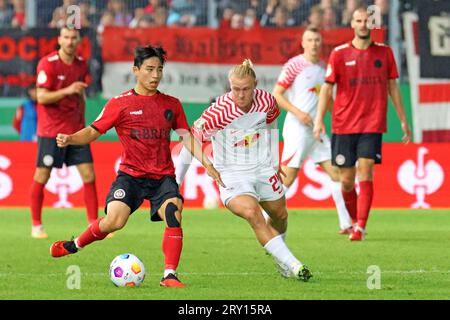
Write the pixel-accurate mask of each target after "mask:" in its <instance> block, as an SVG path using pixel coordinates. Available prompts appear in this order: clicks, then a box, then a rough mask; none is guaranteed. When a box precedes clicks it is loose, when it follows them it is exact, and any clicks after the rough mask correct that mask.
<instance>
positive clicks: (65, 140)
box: [56, 133, 70, 148]
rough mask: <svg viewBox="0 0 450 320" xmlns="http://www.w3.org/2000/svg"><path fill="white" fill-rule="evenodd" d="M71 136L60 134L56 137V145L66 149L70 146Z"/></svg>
mask: <svg viewBox="0 0 450 320" xmlns="http://www.w3.org/2000/svg"><path fill="white" fill-rule="evenodd" d="M69 142H70V136H69V135H68V134H63V133H58V134H57V135H56V145H57V146H58V147H59V148H65V147H67V146H68V145H69Z"/></svg>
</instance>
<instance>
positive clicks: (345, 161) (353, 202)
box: [331, 134, 358, 224]
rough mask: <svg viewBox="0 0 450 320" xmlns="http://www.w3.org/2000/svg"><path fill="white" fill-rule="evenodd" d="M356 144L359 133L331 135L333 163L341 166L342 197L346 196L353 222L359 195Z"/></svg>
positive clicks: (354, 221) (347, 206) (346, 205)
mask: <svg viewBox="0 0 450 320" xmlns="http://www.w3.org/2000/svg"><path fill="white" fill-rule="evenodd" d="M356 144H357V135H352V134H333V135H332V137H331V164H332V165H333V166H337V167H339V177H340V180H341V185H342V197H343V198H344V203H345V207H346V208H347V211H348V214H349V215H350V218H351V219H352V224H356V222H357V200H358V195H357V194H356V189H355V177H356V168H355V164H356V160H357V155H356Z"/></svg>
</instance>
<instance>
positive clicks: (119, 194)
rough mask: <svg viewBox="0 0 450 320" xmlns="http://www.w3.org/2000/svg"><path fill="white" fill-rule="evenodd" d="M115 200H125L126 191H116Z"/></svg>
mask: <svg viewBox="0 0 450 320" xmlns="http://www.w3.org/2000/svg"><path fill="white" fill-rule="evenodd" d="M113 196H114V199H123V198H125V190H123V189H117V190H116V191H114V195H113Z"/></svg>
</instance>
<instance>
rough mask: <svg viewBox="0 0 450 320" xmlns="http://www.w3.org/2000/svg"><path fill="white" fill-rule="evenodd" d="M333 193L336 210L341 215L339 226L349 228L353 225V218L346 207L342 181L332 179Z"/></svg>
mask: <svg viewBox="0 0 450 320" xmlns="http://www.w3.org/2000/svg"><path fill="white" fill-rule="evenodd" d="M330 185H331V195H332V196H333V200H334V203H335V205H336V210H337V213H338V217H339V226H340V227H341V229H347V228H350V227H351V226H352V220H351V218H350V215H349V214H348V211H347V208H346V207H345V202H344V197H343V196H342V184H341V183H340V182H336V181H331V182H330Z"/></svg>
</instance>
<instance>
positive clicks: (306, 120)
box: [295, 110, 314, 128]
mask: <svg viewBox="0 0 450 320" xmlns="http://www.w3.org/2000/svg"><path fill="white" fill-rule="evenodd" d="M295 115H296V117H297V119H298V120H299V121H300V123H302V124H304V125H305V126H307V127H311V128H312V127H313V125H314V123H313V120H312V118H311V117H310V116H309V114H307V113H306V112H303V111H300V110H299V112H297V113H296V114H295Z"/></svg>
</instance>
